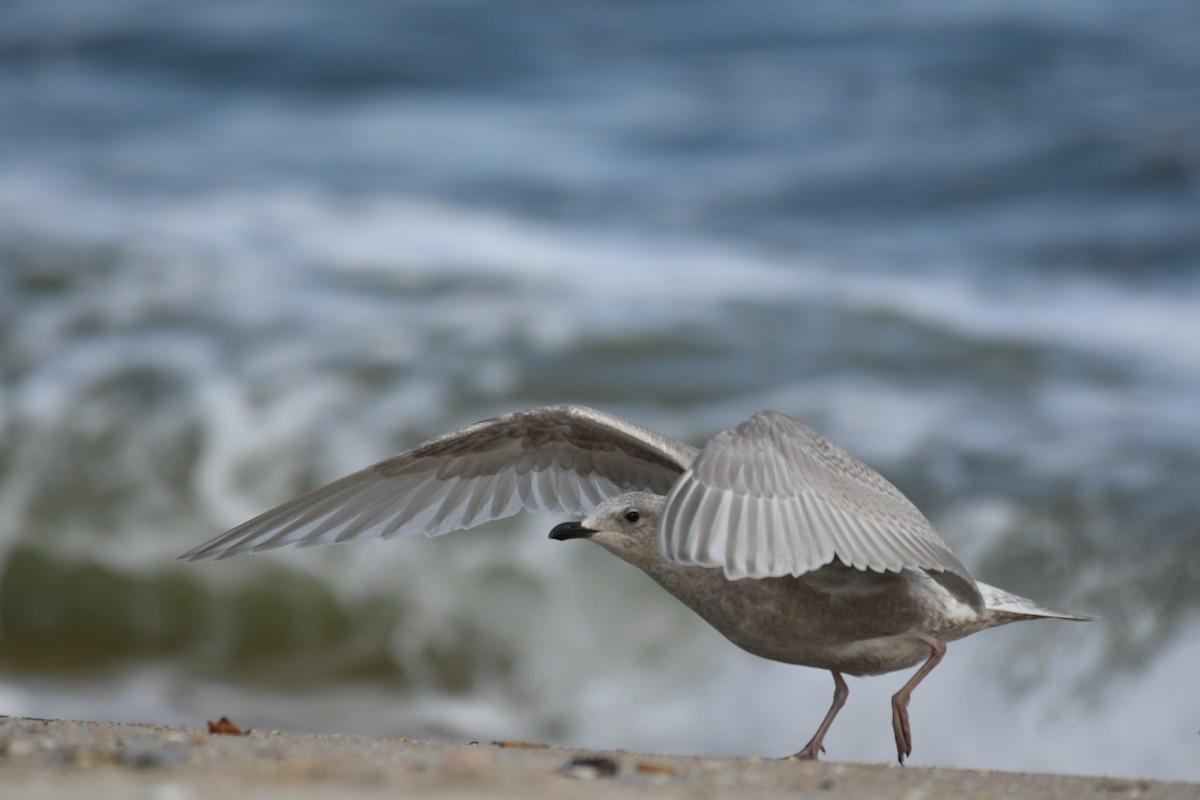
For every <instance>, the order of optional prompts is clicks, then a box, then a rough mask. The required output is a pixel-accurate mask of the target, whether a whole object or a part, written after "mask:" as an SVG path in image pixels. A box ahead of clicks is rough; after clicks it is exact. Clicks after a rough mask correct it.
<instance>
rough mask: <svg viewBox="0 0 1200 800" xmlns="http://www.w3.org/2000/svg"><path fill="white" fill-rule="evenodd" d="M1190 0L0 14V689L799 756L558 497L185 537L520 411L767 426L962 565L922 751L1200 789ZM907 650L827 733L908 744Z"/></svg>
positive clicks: (800, 722) (30, 695) (805, 681)
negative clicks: (265, 550)
mask: <svg viewBox="0 0 1200 800" xmlns="http://www.w3.org/2000/svg"><path fill="white" fill-rule="evenodd" d="M1197 41H1200V5H1197V4H1196V3H1195V2H1192V1H1191V0H1177V1H1175V2H1171V1H1169V0H1148V2H1142V3H1136V4H1131V3H1115V2H1063V3H1054V4H1046V3H1012V2H1005V3H1000V2H979V3H970V4H961V3H950V2H923V1H921V0H903V1H900V2H892V3H876V4H847V3H832V2H826V3H821V2H805V3H796V2H766V1H765V0H760V1H758V2H750V3H741V4H730V3H716V2H686V3H685V2H650V3H617V2H579V3H571V4H556V3H539V2H509V3H489V2H470V3H467V2H406V3H379V2H368V0H351V1H350V2H344V3H338V4H332V3H317V2H259V3H254V4H245V3H235V2H228V1H227V0H213V1H212V2H207V3H184V2H145V1H143V0H124V1H123V2H106V3H96V2H85V1H84V0H74V2H72V1H70V0H58V1H57V2H28V1H27V0H9V2H7V3H4V4H2V5H0V713H9V714H29V715H36V716H63V717H84V718H97V719H114V720H142V721H152V722H164V723H177V722H186V723H191V724H198V723H200V722H202V721H203V720H204V719H205V718H208V719H212V718H215V717H217V716H220V715H221V714H229V715H231V716H232V717H234V718H235V719H236V720H237V721H238V722H239V723H242V724H245V725H248V726H251V727H255V728H272V727H282V728H288V729H292V730H309V731H325V732H346V733H355V732H362V733H371V734H391V735H409V736H425V737H439V738H451V739H484V740H486V739H489V738H513V739H518V738H530V739H542V740H549V741H553V742H556V743H563V744H571V745H578V746H586V747H607V746H619V747H626V748H631V749H636V748H642V749H650V750H660V751H673V752H702V753H730V754H759V755H782V754H786V753H789V752H793V751H794V750H796V749H797V748H799V747H800V746H801V745H802V744H803V742H804V741H805V740H807V737H808V736H809V734H810V733H811V732H812V729H813V728H814V727H815V725H816V724H817V722H818V721H819V719H820V716H821V714H823V713H824V709H825V706H826V704H827V702H828V697H829V688H830V687H829V685H828V684H829V682H830V681H829V677H828V675H827V674H824V673H819V672H817V671H813V670H804V669H799V668H794V667H786V666H783V665H778V664H771V663H767V662H764V661H761V660H758V659H755V658H753V657H751V656H747V655H745V654H742V653H740V652H739V651H737V650H736V649H735V648H733V647H731V646H729V645H728V644H727V643H725V642H724V641H723V640H722V639H721V638H720V637H719V636H717V635H716V634H714V633H713V632H712V631H710V630H708V629H707V628H706V627H705V626H704V624H703V623H702V622H700V621H699V620H698V619H696V618H694V617H693V616H692V615H691V614H690V613H689V612H687V611H686V610H685V609H683V608H682V607H678V606H677V604H675V603H674V601H672V600H671V599H670V598H668V597H666V596H665V595H663V594H662V593H661V592H660V591H658V590H657V589H656V588H655V587H654V586H653V585H651V584H650V583H649V581H648V580H646V579H645V578H644V577H643V576H641V575H639V574H637V573H635V572H634V571H633V570H631V569H630V568H628V567H627V566H626V565H624V564H621V563H620V562H618V561H617V560H616V559H613V558H611V557H609V556H607V555H606V554H604V553H602V552H600V551H599V549H598V548H591V547H588V546H586V545H584V544H582V543H569V544H559V543H555V542H549V541H546V533H547V532H548V530H549V528H550V526H551V525H552V524H554V522H556V521H557V520H554V519H548V518H542V519H531V518H526V517H522V518H518V519H517V520H515V521H511V522H504V523H498V524H496V525H493V526H491V527H488V528H483V529H480V530H478V531H472V532H468V533H463V534H456V535H452V536H448V537H444V538H440V539H437V540H406V541H400V542H393V543H390V544H379V543H375V544H364V545H361V546H358V547H351V548H330V549H327V550H323V551H311V550H310V551H300V552H283V551H281V552H278V553H271V554H269V555H262V556H256V557H252V558H243V559H235V560H233V561H225V562H221V563H219V564H213V563H200V564H183V563H180V562H177V561H175V560H174V556H175V555H177V554H178V553H180V552H182V551H183V550H185V549H188V548H190V547H192V546H194V545H195V544H198V543H199V542H201V541H203V540H205V539H207V538H210V537H211V536H213V535H215V534H217V533H219V532H220V531H222V530H224V529H225V528H227V527H230V526H232V525H234V524H236V523H238V522H240V521H242V520H244V519H246V518H248V517H250V516H252V515H253V514H255V513H257V512H259V511H261V510H263V509H265V508H267V507H269V506H271V505H273V504H275V503H277V502H280V501H282V500H285V499H287V498H289V497H291V496H293V495H294V494H297V493H299V492H300V491H302V490H304V489H306V488H311V487H312V486H314V485H317V484H319V483H321V482H324V481H327V480H330V479H333V478H335V477H338V476H339V475H341V474H344V473H346V472H349V471H351V470H353V469H356V468H358V467H361V466H363V465H365V464H367V463H370V462H372V461H374V460H377V459H379V458H382V457H384V456H387V455H390V454H391V453H393V452H395V451H398V450H400V449H402V448H404V447H407V446H410V445H412V444H415V443H416V442H419V441H421V440H422V439H424V438H427V437H429V436H432V435H434V434H437V433H440V432H442V431H445V430H448V429H450V428H452V427H454V426H457V425H461V424H466V423H469V422H472V421H474V420H477V419H479V418H482V417H485V416H489V415H492V414H495V413H500V412H503V411H508V410H512V409H515V408H520V407H525V406H529V405H535V404H542V403H550V402H561V401H574V402H581V403H586V404H590V405H594V406H597V407H600V408H603V409H605V410H607V411H611V412H614V413H618V414H622V415H625V416H627V417H629V418H632V419H634V420H636V421H638V422H641V423H643V424H646V425H650V426H652V427H656V428H658V429H660V430H663V431H664V432H667V433H670V434H672V435H675V436H678V437H681V438H684V439H687V440H690V441H693V442H696V443H700V442H703V441H704V439H705V438H706V437H707V436H709V435H711V434H712V433H714V432H715V431H717V430H720V429H722V428H725V427H728V426H730V425H732V424H735V423H736V422H738V421H740V420H742V419H744V418H745V417H746V416H748V415H749V414H750V413H752V412H753V411H755V410H757V409H760V408H764V407H771V408H776V409H779V410H781V411H784V412H786V413H789V414H791V415H793V416H796V417H798V418H801V419H803V420H805V421H806V422H808V423H809V424H811V425H813V426H814V427H816V428H817V429H819V430H820V431H822V432H823V433H825V434H826V435H827V436H829V437H831V438H833V439H834V440H835V441H837V442H839V443H840V444H842V445H843V446H845V447H846V448H847V449H849V450H850V451H851V452H853V453H855V454H856V455H858V456H859V457H861V458H863V459H865V460H867V461H868V462H869V463H871V464H873V465H874V466H876V467H877V468H879V469H880V470H881V471H883V472H884V474H885V475H887V476H888V477H889V478H890V479H891V480H893V482H895V483H896V484H897V485H898V486H900V487H901V488H902V489H903V490H904V491H905V492H906V493H908V494H909V495H910V496H911V497H912V498H913V499H914V500H915V501H916V502H917V503H918V505H920V506H921V507H922V508H923V509H924V510H925V511H926V513H927V514H928V515H929V516H930V518H931V519H932V520H933V521H934V523H935V525H937V526H938V528H939V530H941V531H942V533H943V535H944V536H945V538H946V539H947V540H948V541H949V542H950V543H951V545H952V546H953V547H954V548H955V549H956V551H957V552H958V554H959V555H960V557H961V559H962V560H963V561H964V562H965V563H966V564H967V566H968V567H969V568H970V569H971V570H972V571H973V572H974V574H976V575H977V576H978V577H979V578H980V579H981V580H985V581H987V582H989V583H994V584H997V585H1001V586H1004V587H1005V588H1008V589H1011V590H1013V591H1016V592H1020V593H1022V594H1027V595H1030V596H1033V597H1036V598H1037V599H1039V600H1042V601H1044V602H1046V603H1049V604H1052V605H1058V606H1061V607H1064V608H1069V609H1072V610H1077V611H1084V612H1089V613H1094V614H1097V615H1099V616H1100V617H1102V618H1103V619H1102V621H1100V622H1097V623H1091V624H1089V625H1072V624H1067V623H1061V622H1044V623H1037V624H1028V625H1021V626H1012V627H1011V628H1005V629H1000V630H997V631H990V632H986V633H984V634H982V635H980V636H978V637H974V638H972V639H969V640H967V641H964V642H961V643H956V644H953V645H952V646H951V648H950V653H949V655H948V657H947V659H946V661H945V662H944V663H943V664H942V665H941V666H940V667H939V668H938V670H937V671H936V672H935V673H934V675H933V677H932V678H930V680H929V681H928V682H927V683H926V684H924V685H923V686H922V687H921V689H920V690H919V691H918V692H917V694H916V695H915V699H914V704H913V709H912V714H913V725H914V735H915V753H914V755H915V756H916V763H932V764H942V765H957V766H969V767H979V768H987V769H1023V770H1047V771H1064V772H1088V773H1106V774H1114V775H1128V776H1145V777H1163V778H1177V779H1191V780H1200V758H1197V752H1198V750H1197V748H1200V694H1198V693H1197V692H1196V691H1194V689H1195V681H1196V674H1197V665H1198V664H1200V644H1198V642H1200V491H1198V490H1197V487H1198V486H1200V411H1198V409H1200V136H1197V131H1200V47H1197V46H1196V42H1197ZM905 678H906V676H904V675H899V674H897V675H891V676H887V677H884V678H876V679H870V680H863V681H854V682H853V683H852V685H851V693H852V694H851V699H850V702H849V704H848V706H847V708H846V709H845V711H844V712H843V715H842V718H841V719H839V721H838V724H837V725H836V726H835V727H834V729H833V731H832V733H831V735H830V737H829V739H828V740H827V747H828V754H827V755H828V757H829V758H831V759H835V760H868V761H887V760H890V759H891V758H893V756H894V753H893V751H892V744H891V734H890V731H889V724H888V722H889V716H888V714H889V710H888V705H887V698H888V696H889V695H890V694H891V693H892V692H894V691H895V690H896V689H897V688H898V687H899V686H900V685H901V684H902V683H903V681H904V680H905Z"/></svg>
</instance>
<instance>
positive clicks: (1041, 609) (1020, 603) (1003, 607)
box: [976, 581, 1096, 624]
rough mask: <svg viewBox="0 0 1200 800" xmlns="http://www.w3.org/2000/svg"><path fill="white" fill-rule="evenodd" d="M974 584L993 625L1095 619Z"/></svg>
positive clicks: (1001, 590)
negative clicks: (1045, 620)
mask: <svg viewBox="0 0 1200 800" xmlns="http://www.w3.org/2000/svg"><path fill="white" fill-rule="evenodd" d="M976 584H977V585H978V586H979V593H980V594H982V595H983V605H984V607H985V608H986V609H987V611H988V613H989V615H992V616H994V617H995V624H1002V623H1005V622H1016V621H1017V620H1019V619H1037V618H1039V617H1048V618H1050V619H1073V620H1078V621H1080V622H1087V621H1088V620H1094V619H1096V618H1095V617H1090V616H1088V615H1087V614H1072V613H1070V612H1069V611H1059V610H1058V609H1056V608H1050V607H1049V606H1044V605H1042V604H1041V603H1035V602H1034V601H1032V600H1030V599H1029V598H1028V597H1021V596H1020V595H1017V594H1012V593H1011V592H1006V591H1004V590H1003V589H997V588H996V587H995V586H988V585H987V584H986V583H979V582H978V581H977V582H976Z"/></svg>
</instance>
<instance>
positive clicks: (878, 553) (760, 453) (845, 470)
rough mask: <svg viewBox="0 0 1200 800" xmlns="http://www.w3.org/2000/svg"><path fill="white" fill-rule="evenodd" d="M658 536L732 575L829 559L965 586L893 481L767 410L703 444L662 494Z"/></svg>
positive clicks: (792, 571) (767, 573) (675, 553)
mask: <svg viewBox="0 0 1200 800" xmlns="http://www.w3.org/2000/svg"><path fill="white" fill-rule="evenodd" d="M660 543H661V545H662V551H663V555H664V556H665V557H666V558H667V559H669V560H672V561H676V562H679V563H683V564H694V565H698V566H706V567H720V568H722V569H724V570H725V574H726V575H727V576H728V577H729V578H731V579H736V578H741V577H751V578H766V577H774V576H780V575H803V574H804V573H806V572H810V571H813V570H816V569H819V568H821V567H823V566H825V565H826V564H828V563H830V562H831V561H833V560H834V559H837V560H839V561H841V562H842V563H843V564H846V565H847V566H852V567H855V568H857V569H864V570H872V571H875V572H885V571H887V572H898V571H900V570H902V569H931V570H939V571H947V572H951V573H954V574H957V575H959V576H961V577H962V578H964V579H966V580H967V581H968V582H971V584H972V585H973V581H971V578H970V576H969V575H968V574H967V571H966V569H965V568H964V567H963V566H962V564H960V563H959V561H958V559H957V558H955V557H954V554H953V553H951V552H950V549H949V548H948V547H947V546H946V545H945V543H944V542H943V541H942V540H941V538H940V537H939V536H938V535H937V532H936V531H934V529H933V526H932V525H930V523H929V521H928V520H927V519H925V517H924V516H923V515H922V514H921V512H920V511H918V510H917V508H916V507H915V506H914V505H913V504H912V503H911V502H910V501H909V500H908V499H907V498H906V497H904V495H903V494H901V493H900V491H899V490H898V489H896V487H894V486H893V485H892V484H890V483H888V482H887V480H886V479H884V477H883V476H882V475H880V474H879V473H877V472H875V471H874V470H873V469H871V468H870V467H868V466H867V465H865V464H863V463H862V462H860V461H858V460H857V459H855V458H854V457H853V456H851V455H849V454H848V453H846V452H845V451H843V450H841V449H840V448H838V447H837V446H836V445H834V444H832V443H830V442H828V441H826V440H825V439H823V438H821V437H820V436H819V435H818V434H817V433H815V432H814V431H812V430H811V429H809V428H807V427H805V426H804V425H802V424H800V423H799V422H796V421H795V420H793V419H791V418H790V417H787V416H784V415H783V414H779V413H777V412H773V411H763V412H759V413H758V414H755V415H754V416H753V417H751V418H750V419H748V420H747V421H746V422H744V423H742V424H741V425H739V426H737V427H736V428H731V429H730V430H727V431H724V432H722V433H719V434H717V435H716V436H714V437H713V438H712V439H711V440H710V441H709V443H708V444H707V445H706V446H705V448H704V449H703V450H702V451H701V452H700V454H699V455H698V456H697V457H696V459H695V460H694V461H693V462H692V464H691V466H690V467H689V468H688V469H687V471H685V472H684V474H683V476H682V477H681V478H680V479H679V481H678V482H677V483H676V484H675V487H674V488H673V489H672V490H671V493H670V494H669V495H668V497H667V501H666V505H665V507H664V509H663V517H662V522H661V527H660Z"/></svg>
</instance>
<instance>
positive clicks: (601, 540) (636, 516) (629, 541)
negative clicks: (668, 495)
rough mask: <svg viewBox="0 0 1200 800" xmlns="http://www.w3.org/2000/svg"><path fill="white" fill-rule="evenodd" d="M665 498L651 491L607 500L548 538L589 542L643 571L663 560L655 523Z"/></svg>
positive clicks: (563, 525)
mask: <svg viewBox="0 0 1200 800" xmlns="http://www.w3.org/2000/svg"><path fill="white" fill-rule="evenodd" d="M663 501H664V498H663V497H662V496H661V495H656V494H651V493H650V492H630V493H629V494H623V495H618V496H617V497H610V498H609V499H608V500H605V501H604V502H603V503H601V504H600V505H598V506H596V508H595V510H594V511H592V513H591V514H588V515H587V516H586V517H585V518H584V519H583V520H581V521H579V522H564V523H562V524H561V525H556V526H555V527H554V529H553V530H552V531H550V538H551V539H558V540H559V541H564V540H566V539H590V540H591V541H593V542H595V543H596V544H598V545H600V546H601V547H603V548H604V549H605V550H607V551H609V552H610V553H612V554H613V555H615V556H617V557H618V558H621V559H624V560H625V561H628V562H629V563H631V564H633V565H634V566H637V567H642V568H643V569H644V568H645V567H646V566H648V565H650V564H654V563H657V562H659V561H661V560H662V556H661V555H660V554H659V548H658V520H659V517H660V516H661V515H662V507H663Z"/></svg>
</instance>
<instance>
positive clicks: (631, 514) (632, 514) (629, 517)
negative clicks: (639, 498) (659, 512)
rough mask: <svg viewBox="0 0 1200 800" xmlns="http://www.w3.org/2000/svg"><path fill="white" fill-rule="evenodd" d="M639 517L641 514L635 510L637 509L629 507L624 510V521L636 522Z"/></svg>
mask: <svg viewBox="0 0 1200 800" xmlns="http://www.w3.org/2000/svg"><path fill="white" fill-rule="evenodd" d="M641 518H642V515H641V514H640V513H639V512H638V511H637V509H633V508H631V509H629V510H628V511H626V512H625V521H626V522H637V521H638V520H639V519H641Z"/></svg>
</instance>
